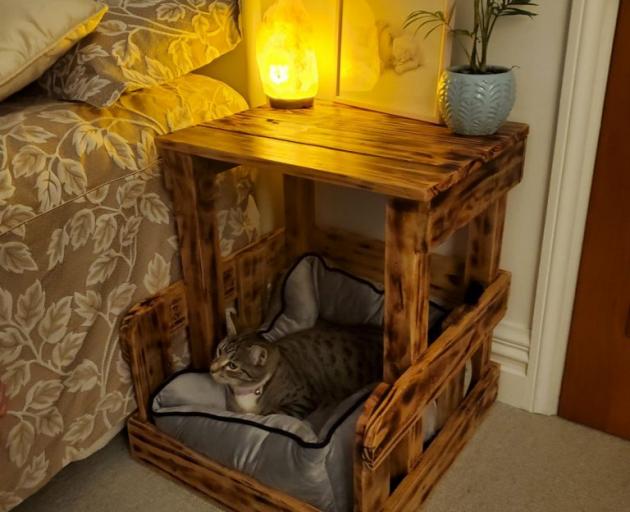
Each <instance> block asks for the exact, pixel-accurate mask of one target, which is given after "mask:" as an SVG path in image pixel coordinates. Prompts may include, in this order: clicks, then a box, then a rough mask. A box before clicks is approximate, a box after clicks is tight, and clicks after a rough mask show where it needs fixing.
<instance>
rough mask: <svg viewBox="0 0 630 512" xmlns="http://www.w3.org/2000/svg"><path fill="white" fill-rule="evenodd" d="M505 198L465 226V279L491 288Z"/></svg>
mask: <svg viewBox="0 0 630 512" xmlns="http://www.w3.org/2000/svg"><path fill="white" fill-rule="evenodd" d="M506 202H507V194H503V195H502V196H501V197H499V198H498V199H497V200H496V201H495V202H494V203H492V204H490V205H489V206H488V208H487V209H486V210H485V211H484V212H482V213H481V214H479V215H477V217H475V218H474V219H473V220H472V221H471V222H470V224H469V225H468V254H467V256H466V278H467V280H473V281H477V282H479V283H482V284H484V285H486V286H487V285H488V284H490V283H491V282H492V281H494V279H495V278H496V276H497V273H498V272H499V260H500V258H501V242H502V240H503V227H504V225H505V208H506Z"/></svg>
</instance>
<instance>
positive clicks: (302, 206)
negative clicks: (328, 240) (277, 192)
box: [284, 176, 315, 261]
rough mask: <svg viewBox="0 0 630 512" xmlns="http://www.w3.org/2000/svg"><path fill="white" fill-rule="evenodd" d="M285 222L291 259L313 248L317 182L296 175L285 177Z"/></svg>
mask: <svg viewBox="0 0 630 512" xmlns="http://www.w3.org/2000/svg"><path fill="white" fill-rule="evenodd" d="M284 223H285V236H286V248H287V258H288V260H289V261H291V260H293V259H295V258H297V257H299V256H301V255H303V254H304V253H306V252H309V251H310V250H311V242H310V240H311V235H312V233H313V229H314V228H315V183H313V182H312V181H310V180H305V179H303V178H296V177H294V176H285V177H284Z"/></svg>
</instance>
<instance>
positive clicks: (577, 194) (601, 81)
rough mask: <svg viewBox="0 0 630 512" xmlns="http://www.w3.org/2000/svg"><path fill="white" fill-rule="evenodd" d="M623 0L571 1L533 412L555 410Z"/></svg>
mask: <svg viewBox="0 0 630 512" xmlns="http://www.w3.org/2000/svg"><path fill="white" fill-rule="evenodd" d="M618 8H619V0H603V1H600V2H593V1H592V0H591V1H590V2H589V1H587V0H573V2H572V6H571V18H570V23H569V32H568V38H567V47H566V56H565V64H564V73H563V80H562V84H563V85H562V91H561V97H560V105H559V112H558V123H557V131H556V141H555V150H554V157H553V163H552V170H551V177H550V182H549V196H548V202H547V215H546V219H545V226H544V234H543V244H542V250H541V257H540V263H539V272H538V282H537V287H536V297H535V303H534V316H533V322H532V345H531V352H530V361H529V363H530V366H529V369H528V370H529V371H528V377H530V378H532V379H533V385H532V386H531V393H530V397H528V403H529V407H528V408H529V410H531V411H533V412H537V413H541V414H557V411H558V402H559V398H560V387H561V384H562V375H563V372H564V363H565V357H566V350H567V344H568V340H569V330H570V326H571V317H572V313H573V302H574V299H575V288H576V285H577V278H578V272H579V265H580V257H581V253H582V250H581V249H582V243H583V239H584V230H585V227H586V217H587V212H588V204H589V198H590V190H591V183H592V179H593V172H594V169H595V157H596V153H597V145H598V141H599V132H600V126H601V118H602V112H603V107H604V99H605V95H606V85H607V82H608V71H609V67H610V57H611V54H612V46H613V40H614V35H615V28H616V21H617V12H618Z"/></svg>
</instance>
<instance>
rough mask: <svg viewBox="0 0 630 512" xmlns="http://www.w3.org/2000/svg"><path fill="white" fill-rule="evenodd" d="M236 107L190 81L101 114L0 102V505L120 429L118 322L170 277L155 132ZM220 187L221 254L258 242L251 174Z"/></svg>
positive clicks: (126, 402) (122, 396)
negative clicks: (5, 406) (0, 392)
mask: <svg viewBox="0 0 630 512" xmlns="http://www.w3.org/2000/svg"><path fill="white" fill-rule="evenodd" d="M244 108H246V104H245V102H244V100H243V99H242V98H241V97H240V96H239V95H238V94H237V93H235V92H234V91H233V90H232V89H230V88H229V87H227V86H226V85H224V84H222V83H220V82H218V81H215V80H212V79H210V78H207V77H202V76H195V75H189V76H187V77H183V78H181V79H178V80H176V81H174V82H172V83H170V84H168V85H162V86H157V87H153V88H151V89H145V90H142V91H137V92H134V93H131V94H128V95H125V96H123V97H122V98H121V99H120V101H119V102H118V103H116V104H115V105H114V106H112V107H110V108H107V109H97V108H94V107H90V106H87V105H85V104H81V103H68V102H62V101H54V100H46V99H41V98H33V97H27V96H22V97H20V98H17V99H12V100H10V101H8V102H5V103H2V104H0V380H2V382H3V383H4V384H5V385H6V387H7V391H8V396H9V412H8V415H7V416H5V417H4V418H0V511H5V510H9V509H11V508H12V507H14V506H15V505H17V504H18V503H20V502H21V501H22V500H23V499H24V498H26V497H27V496H29V495H30V494H32V493H33V492H35V491H36V490H37V489H38V488H40V487H41V486H42V485H44V484H45V483H46V482H47V481H48V480H49V479H50V478H51V477H52V476H53V475H54V474H55V473H56V472H58V471H59V470H60V469H61V468H62V467H63V466H65V465H66V464H68V463H70V462H72V461H74V460H77V459H80V458H83V457H86V456H87V455H89V454H91V453H92V452H94V451H96V450H97V449H98V448H99V447H101V446H102V445H104V444H105V443H107V442H108V441H109V439H111V437H112V436H113V435H115V434H116V432H118V431H119V429H120V428H121V426H122V424H123V423H124V420H125V418H126V417H127V416H128V415H129V414H130V413H131V412H132V411H133V410H134V408H135V404H134V400H133V393H132V389H131V382H130V376H129V371H128V368H127V366H126V365H125V363H124V362H123V360H122V358H121V354H120V350H119V346H118V321H119V318H120V316H121V314H122V313H124V312H125V311H126V309H127V308H128V307H129V305H130V304H132V303H134V302H136V301H138V300H142V299H143V298H145V297H147V296H149V295H150V294H153V293H155V292H157V291H158V290H159V289H161V288H163V287H165V286H167V285H168V284H169V283H171V282H172V281H173V280H174V279H176V278H177V277H178V276H179V260H178V257H177V244H176V237H175V232H174V227H173V219H172V216H171V209H170V204H169V199H168V196H167V194H166V193H165V191H164V188H163V186H162V181H161V176H160V170H159V166H158V165H157V164H158V162H157V154H156V149H155V144H154V137H155V136H156V135H157V134H163V133H166V132H169V131H172V130H176V129H179V128H182V127H184V126H188V125H192V124H195V123H198V122H201V121H204V120H209V119H212V118H216V117H220V116H225V115H228V114H231V113H234V112H236V111H240V110H242V109H244ZM239 173H240V174H232V175H228V176H227V177H226V178H225V179H224V181H223V182H222V185H221V186H222V187H223V191H224V194H223V195H222V197H225V198H227V200H228V202H229V204H224V205H223V211H222V212H221V213H220V216H221V217H222V220H223V222H222V228H223V229H222V235H223V239H224V242H223V243H224V248H225V251H226V252H227V251H229V250H231V249H237V248H238V247H239V246H242V245H244V244H245V243H248V242H249V241H250V240H252V239H253V238H254V237H255V236H257V233H258V232H257V229H258V226H257V223H258V217H257V210H256V206H255V202H253V199H252V196H251V187H252V184H251V179H252V177H251V174H249V173H246V172H245V171H242V170H241V171H239Z"/></svg>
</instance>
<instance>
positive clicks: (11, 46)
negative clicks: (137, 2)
mask: <svg viewBox="0 0 630 512" xmlns="http://www.w3.org/2000/svg"><path fill="white" fill-rule="evenodd" d="M106 12H107V6H106V5H103V4H101V3H99V2H95V1H94V0H0V13H2V14H1V16H0V101H2V100H3V99H5V98H6V97H8V96H10V95H11V94H13V93H14V92H16V91H19V90H20V89H21V88H22V87H24V86H26V85H28V84H30V83H31V82H32V81H33V80H36V79H38V78H39V77H40V76H41V75H42V74H43V73H44V71H46V70H47V69H48V68H49V67H50V66H52V65H53V64H54V63H55V62H56V61H57V59H58V58H59V57H61V56H62V55H63V54H64V53H65V52H67V51H68V50H69V49H70V48H71V47H72V46H73V45H74V44H75V43H76V42H77V41H79V40H80V39H82V38H83V37H85V36H86V35H88V34H89V33H90V32H92V31H93V30H94V29H95V28H96V26H97V25H98V23H99V21H100V20H101V18H102V17H103V15H104V14H105V13H106Z"/></svg>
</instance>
